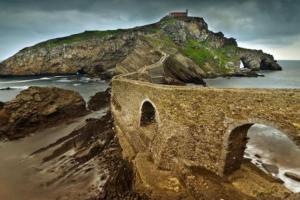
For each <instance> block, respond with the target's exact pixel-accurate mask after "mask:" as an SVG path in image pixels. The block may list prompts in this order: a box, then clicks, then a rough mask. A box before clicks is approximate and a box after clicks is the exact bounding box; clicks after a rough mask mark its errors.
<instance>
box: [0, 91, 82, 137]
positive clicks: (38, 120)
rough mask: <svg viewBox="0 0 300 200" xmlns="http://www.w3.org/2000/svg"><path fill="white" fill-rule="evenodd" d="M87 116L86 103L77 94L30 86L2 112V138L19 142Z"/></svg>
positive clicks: (0, 114)
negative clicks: (58, 124)
mask: <svg viewBox="0 0 300 200" xmlns="http://www.w3.org/2000/svg"><path fill="white" fill-rule="evenodd" d="M86 113H87V111H86V107H85V102H84V100H83V98H82V97H81V96H80V95H79V94H78V93H77V92H74V91H70V90H64V89H60V88H46V87H30V88H29V89H27V90H24V91H22V92H21V93H20V94H19V95H17V97H16V98H15V99H13V100H12V101H9V102H7V103H6V104H5V105H4V106H3V107H2V109H1V110H0V135H1V136H2V137H3V136H4V137H7V138H8V139H17V138H20V137H24V136H25V135H26V134H28V133H32V132H34V131H36V130H38V129H41V128H45V127H49V126H52V125H57V123H61V122H65V121H66V120H68V119H71V118H75V117H78V116H81V115H83V114H86Z"/></svg>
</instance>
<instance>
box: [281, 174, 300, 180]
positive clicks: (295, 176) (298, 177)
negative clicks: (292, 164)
mask: <svg viewBox="0 0 300 200" xmlns="http://www.w3.org/2000/svg"><path fill="white" fill-rule="evenodd" d="M284 175H285V176H286V177H289V178H291V179H293V180H294V181H298V182H300V175H299V174H295V173H293V172H285V173H284Z"/></svg>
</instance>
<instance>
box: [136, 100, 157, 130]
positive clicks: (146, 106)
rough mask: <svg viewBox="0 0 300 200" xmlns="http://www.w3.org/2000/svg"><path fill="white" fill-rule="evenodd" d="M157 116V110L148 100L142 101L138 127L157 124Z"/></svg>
mask: <svg viewBox="0 0 300 200" xmlns="http://www.w3.org/2000/svg"><path fill="white" fill-rule="evenodd" d="M157 115H158V113H157V109H156V108H155V106H154V104H153V103H152V102H151V101H150V100H149V99H146V100H144V101H143V102H142V104H141V108H140V121H139V124H140V126H141V127H145V126H148V125H151V124H157V122H158V116H157Z"/></svg>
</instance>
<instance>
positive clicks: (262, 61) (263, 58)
mask: <svg viewBox="0 0 300 200" xmlns="http://www.w3.org/2000/svg"><path fill="white" fill-rule="evenodd" d="M239 55H240V57H241V61H242V62H243V64H244V66H245V68H249V69H252V70H256V71H258V70H281V69H282V68H281V67H280V65H279V64H278V63H277V61H276V60H274V57H273V56H272V55H270V54H266V53H264V52H263V51H262V50H251V49H244V48H240V49H239Z"/></svg>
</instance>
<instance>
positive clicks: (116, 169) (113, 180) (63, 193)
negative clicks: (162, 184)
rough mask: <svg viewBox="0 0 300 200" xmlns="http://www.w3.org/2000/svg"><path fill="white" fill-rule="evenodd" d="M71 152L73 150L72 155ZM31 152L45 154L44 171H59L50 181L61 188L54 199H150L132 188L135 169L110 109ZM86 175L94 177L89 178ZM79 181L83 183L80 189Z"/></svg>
mask: <svg viewBox="0 0 300 200" xmlns="http://www.w3.org/2000/svg"><path fill="white" fill-rule="evenodd" d="M69 151H73V152H74V153H73V154H72V155H70V154H68V153H67V152H69ZM31 155H43V163H44V165H43V169H44V170H45V169H46V170H45V172H46V173H47V172H50V173H55V174H56V177H57V179H56V182H49V183H48V186H50V187H51V186H52V184H54V185H55V187H56V188H57V187H59V188H60V189H61V190H56V193H55V194H54V198H53V199H72V200H82V199H99V200H100V199H115V200H127V199H128V200H146V199H148V198H147V196H145V195H142V194H138V193H136V192H135V191H134V188H133V187H132V186H133V181H134V172H133V168H132V165H131V164H130V163H129V162H128V161H126V160H124V159H123V157H122V149H121V147H120V145H119V142H118V138H117V137H115V132H114V129H113V119H112V117H111V114H110V112H109V111H108V112H107V113H106V114H105V115H104V116H102V117H101V118H100V119H94V118H89V119H87V120H86V124H85V125H84V126H83V127H81V128H79V129H76V130H74V131H72V132H70V134H68V135H66V136H64V137H61V138H59V139H58V140H57V141H55V142H53V143H50V144H49V145H48V146H45V147H42V148H40V149H38V150H36V151H35V152H33V153H32V154H31ZM86 177H95V178H94V181H86ZM89 180H90V179H89ZM80 183H84V185H83V186H80V189H78V185H80ZM95 185H96V186H97V187H95ZM62 188H63V189H62ZM63 197H68V198H63Z"/></svg>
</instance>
